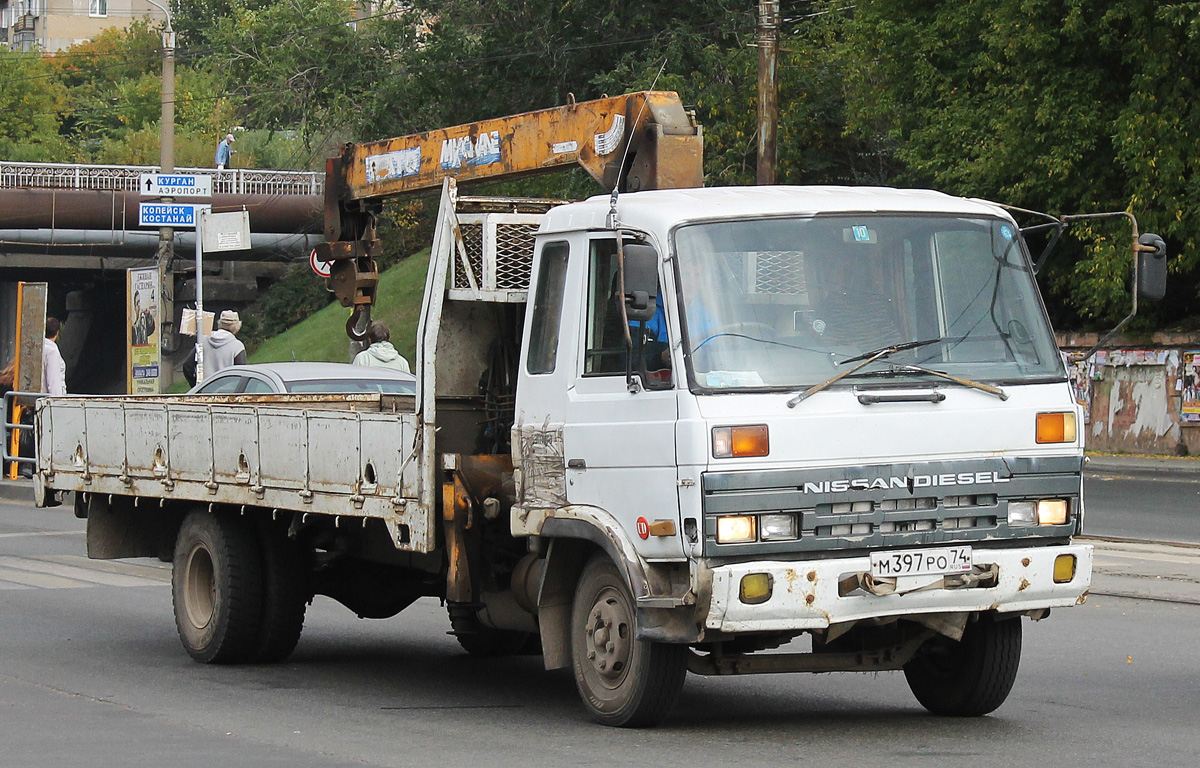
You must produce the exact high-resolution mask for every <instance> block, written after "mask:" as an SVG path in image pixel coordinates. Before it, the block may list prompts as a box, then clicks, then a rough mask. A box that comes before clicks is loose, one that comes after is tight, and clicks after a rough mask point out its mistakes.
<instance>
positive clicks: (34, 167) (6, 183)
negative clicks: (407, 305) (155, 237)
mask: <svg viewBox="0 0 1200 768" xmlns="http://www.w3.org/2000/svg"><path fill="white" fill-rule="evenodd" d="M158 170H159V169H158V166H156V165H82V164H79V165H75V164H70V163H14V162H9V161H0V187H2V188H8V189H17V188H32V189H101V190H113V191H126V192H138V191H139V190H138V178H139V176H140V174H143V173H158ZM174 172H175V173H186V174H205V175H209V176H212V178H213V193H214V194H218V195H321V194H324V189H325V174H324V173H319V172H315V171H272V170H265V169H258V168H230V169H227V170H223V171H218V170H217V169H215V168H176V169H175V171H174Z"/></svg>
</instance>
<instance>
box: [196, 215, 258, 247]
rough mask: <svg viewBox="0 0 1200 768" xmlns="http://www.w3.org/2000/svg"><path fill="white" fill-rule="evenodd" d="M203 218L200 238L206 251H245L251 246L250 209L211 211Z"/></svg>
mask: <svg viewBox="0 0 1200 768" xmlns="http://www.w3.org/2000/svg"><path fill="white" fill-rule="evenodd" d="M202 219H203V221H202V223H201V224H200V239H201V241H202V244H203V246H204V252H205V253H219V252H221V251H244V250H246V249H248V248H249V247H250V213H249V211H232V212H230V213H209V214H206V215H205V216H203V217H202Z"/></svg>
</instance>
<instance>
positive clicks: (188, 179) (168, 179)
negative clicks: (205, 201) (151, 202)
mask: <svg viewBox="0 0 1200 768" xmlns="http://www.w3.org/2000/svg"><path fill="white" fill-rule="evenodd" d="M138 179H139V182H138V191H139V192H141V193H142V194H143V195H146V196H147V197H212V176H209V175H206V174H191V173H143V174H140V175H139V176H138Z"/></svg>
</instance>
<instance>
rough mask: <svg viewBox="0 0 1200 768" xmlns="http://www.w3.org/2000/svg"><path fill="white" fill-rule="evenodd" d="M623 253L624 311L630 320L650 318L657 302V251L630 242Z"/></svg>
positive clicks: (648, 246)
mask: <svg viewBox="0 0 1200 768" xmlns="http://www.w3.org/2000/svg"><path fill="white" fill-rule="evenodd" d="M622 250H623V251H624V253H625V313H626V314H627V315H628V316H629V319H630V320H635V321H636V320H650V319H653V317H654V312H655V310H656V308H657V305H658V302H657V301H655V300H656V299H657V298H658V251H656V250H654V247H653V246H650V245H645V244H643V243H630V244H628V245H626V246H624V247H623V248H622Z"/></svg>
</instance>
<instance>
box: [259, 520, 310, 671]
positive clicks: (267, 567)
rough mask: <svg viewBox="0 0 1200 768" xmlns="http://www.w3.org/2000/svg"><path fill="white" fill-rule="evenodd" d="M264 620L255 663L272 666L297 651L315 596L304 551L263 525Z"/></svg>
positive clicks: (276, 531)
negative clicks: (306, 612)
mask: <svg viewBox="0 0 1200 768" xmlns="http://www.w3.org/2000/svg"><path fill="white" fill-rule="evenodd" d="M259 538H260V540H261V542H262V555H263V604H262V620H261V626H260V627H259V630H258V643H257V647H256V648H255V651H254V657H253V659H254V661H258V662H263V663H266V664H273V663H275V662H280V661H283V660H284V659H286V658H287V657H288V656H291V655H292V651H294V650H295V649H296V643H298V642H299V641H300V633H301V632H302V631H303V629H304V612H305V611H306V610H307V609H308V601H309V599H310V598H311V597H312V590H311V587H310V586H309V579H308V571H307V569H306V567H305V563H304V552H303V550H301V548H300V546H299V545H298V544H297V543H296V542H294V541H292V540H291V539H289V538H287V536H286V535H285V534H284V532H283V531H280V530H278V529H276V528H273V527H271V526H264V527H263V528H262V530H261V531H260V537H259Z"/></svg>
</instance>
